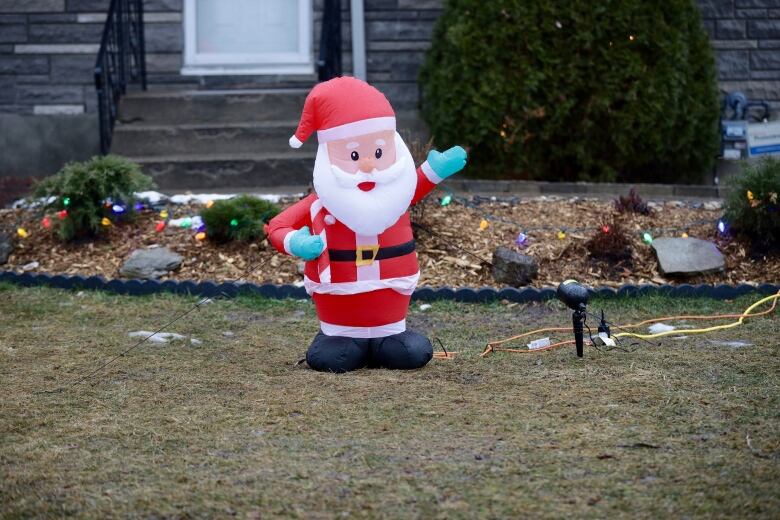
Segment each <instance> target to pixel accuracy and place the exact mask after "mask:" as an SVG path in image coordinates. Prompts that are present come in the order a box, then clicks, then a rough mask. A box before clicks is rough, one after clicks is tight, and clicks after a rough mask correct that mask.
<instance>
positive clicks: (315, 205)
mask: <svg viewBox="0 0 780 520" xmlns="http://www.w3.org/2000/svg"><path fill="white" fill-rule="evenodd" d="M387 130H392V131H395V113H394V111H393V109H392V107H391V106H390V103H389V102H388V101H387V99H386V98H385V97H384V95H383V94H382V93H381V92H379V91H378V90H376V89H375V88H373V87H371V86H369V85H368V84H366V83H363V82H361V81H359V80H355V79H354V78H338V79H335V80H331V81H328V82H325V83H320V84H318V85H317V86H315V87H314V89H312V91H311V93H310V94H309V96H308V97H307V98H306V103H305V105H304V109H303V113H302V115H301V120H300V123H299V126H298V129H297V130H296V132H295V135H294V136H293V137H291V138H290V145H291V146H293V147H295V148H297V147H299V146H301V144H302V143H303V141H305V140H306V139H307V138H308V137H309V135H311V134H312V133H314V132H315V131H316V133H317V138H318V140H319V143H320V147H321V148H320V152H318V160H319V155H320V153H323V154H325V155H326V154H327V152H325V151H323V150H322V146H323V144H324V143H328V142H331V141H336V140H342V139H348V138H351V137H354V136H359V135H367V134H371V133H373V132H379V131H387ZM396 135H397V134H396ZM397 139H398V140H400V137H397ZM401 144H402V142H401ZM402 146H403V148H404V152H405V154H406V157H407V160H408V161H411V160H412V159H411V155H410V154H409V153H408V150H407V149H406V148H405V145H402ZM408 167H409V168H410V169H409V174H408V184H407V185H408V193H409V195H410V198H411V202H410V205H411V204H415V203H417V202H419V201H420V200H421V199H422V198H423V197H425V196H426V195H427V194H428V193H429V192H430V191H431V190H432V189H433V188H434V187H435V185H436V184H437V183H439V182H441V180H442V179H441V178H440V177H439V176H438V175H437V174H436V173H435V172H434V171H433V170H432V169H431V167H430V166H429V165H428V163H427V161H426V162H425V163H423V164H422V165H421V166H420V167H419V168H417V183H416V188H415V187H414V186H413V182H414V179H413V172H412V170H411V169H412V168H413V165H412V164H411V162H409V164H408ZM315 169H316V167H315ZM316 179H317V177H316V174H315V188H316V186H317V182H316ZM413 188H414V193H413V195H411V194H412V189H413ZM321 193H324V192H321ZM406 200H409V199H408V198H406V199H404V201H406ZM326 204H327V203H326ZM326 204H323V200H320V198H319V197H318V196H317V195H316V194H312V195H309V196H308V197H306V198H304V199H302V200H301V201H299V202H297V203H296V204H294V205H292V206H291V207H289V208H287V209H286V210H285V211H283V212H282V213H281V214H279V215H278V216H276V217H275V218H274V219H272V220H271V221H270V222H269V224H268V228H267V232H268V238H269V240H270V242H271V244H273V246H274V247H276V249H277V250H279V251H280V252H282V253H285V254H291V251H290V239H291V237H292V236H293V234H294V233H295V232H296V231H297V230H299V229H301V228H302V227H304V226H309V228H310V230H311V233H312V234H313V235H319V236H320V237H321V239H322V242H323V244H324V246H325V247H324V249H323V251H322V254H320V256H319V257H318V258H316V259H314V260H310V261H307V262H306V267H305V271H304V284H305V287H306V291H307V292H308V293H309V294H311V295H312V298H313V300H314V303H315V306H316V309H317V315H318V317H319V319H320V325H321V328H322V332H323V333H324V334H326V335H328V336H346V337H351V338H381V337H385V336H390V335H393V334H398V333H401V332H404V331H405V330H406V321H405V318H406V312H407V308H408V306H409V299H410V297H411V294H412V292H414V289H415V287H416V286H417V280H418V279H419V277H420V271H419V266H418V263H417V253H416V252H415V247H414V236H413V235H412V227H411V223H410V220H409V213H408V211H405V209H407V208H404V206H403V205H401V206H400V209H399V210H398V213H397V214H400V217H399V218H398V220H397V221H396V222H395V223H394V224H392V220H391V221H390V222H388V224H391V225H389V227H386V228H385V229H384V230H383V231H382V232H380V233H378V234H368V235H367V234H361V233H356V232H355V231H354V230H353V229H351V228H350V227H349V226H347V225H346V224H345V223H344V222H341V221H340V220H339V219H337V218H336V217H335V216H334V215H333V214H332V213H331V212H330V211H329V210H328V209H327V208H326V207H325V205H326ZM343 204H349V201H346V200H345V201H344V202H343ZM330 207H331V209H333V210H334V211H336V213H339V211H338V209H337V207H336V206H334V205H330ZM342 207H343V206H342ZM401 213H402V214H401ZM377 214H379V213H377ZM353 222H354V220H353ZM354 227H360V226H358V225H355V226H354Z"/></svg>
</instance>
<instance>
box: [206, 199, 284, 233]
mask: <svg viewBox="0 0 780 520" xmlns="http://www.w3.org/2000/svg"><path fill="white" fill-rule="evenodd" d="M279 211H280V208H279V206H278V205H276V204H274V203H273V202H269V201H267V200H263V199H258V198H257V197H252V196H251V195H239V196H238V197H233V198H231V199H225V200H218V201H215V202H214V204H213V205H212V206H211V207H209V208H206V209H205V210H203V212H202V214H201V217H202V218H203V222H204V223H205V224H206V235H207V236H208V237H209V239H211V240H214V241H217V242H228V241H230V240H241V241H249V240H262V239H263V238H265V231H264V229H263V227H264V226H265V224H266V223H267V222H268V221H269V220H270V219H272V218H273V217H275V216H276V215H277V214H278V213H279Z"/></svg>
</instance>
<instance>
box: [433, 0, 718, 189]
mask: <svg viewBox="0 0 780 520" xmlns="http://www.w3.org/2000/svg"><path fill="white" fill-rule="evenodd" d="M420 79H421V83H422V89H423V103H422V108H423V115H424V117H425V119H426V121H427V122H428V124H429V126H430V129H431V132H432V134H433V136H434V139H435V141H436V146H437V147H438V148H439V149H446V148H447V147H449V146H452V145H455V144H462V145H464V146H467V147H469V152H470V153H469V166H470V168H469V169H468V170H469V171H471V172H475V173H476V174H477V175H480V176H488V177H504V178H526V179H544V180H551V181H577V180H582V181H616V180H617V181H643V182H695V181H698V180H700V178H701V174H703V173H704V172H705V171H707V170H708V169H709V168H710V167H711V166H712V164H713V161H714V158H715V156H716V154H717V151H718V146H719V141H718V133H717V121H718V113H719V102H718V91H717V84H716V80H715V66H714V59H713V54H712V50H711V48H710V42H709V39H708V37H707V34H706V33H705V31H704V29H703V27H702V24H701V20H700V17H699V11H698V8H697V5H696V3H695V0H605V1H602V2H593V1H591V0H568V1H560V0H553V1H550V0H491V1H490V2H485V1H484V0H446V1H445V3H444V10H443V13H442V16H441V17H440V18H439V19H438V22H437V24H436V27H435V29H434V34H433V41H432V46H431V48H430V50H429V51H428V55H427V58H426V62H425V64H424V66H423V68H422V71H421V78H420Z"/></svg>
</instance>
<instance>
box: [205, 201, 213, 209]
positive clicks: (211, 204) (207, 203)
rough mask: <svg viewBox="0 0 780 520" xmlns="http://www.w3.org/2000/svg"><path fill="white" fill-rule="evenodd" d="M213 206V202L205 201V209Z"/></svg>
mask: <svg viewBox="0 0 780 520" xmlns="http://www.w3.org/2000/svg"><path fill="white" fill-rule="evenodd" d="M213 205H214V201H213V200H208V201H206V207H207V208H210V207H211V206H213Z"/></svg>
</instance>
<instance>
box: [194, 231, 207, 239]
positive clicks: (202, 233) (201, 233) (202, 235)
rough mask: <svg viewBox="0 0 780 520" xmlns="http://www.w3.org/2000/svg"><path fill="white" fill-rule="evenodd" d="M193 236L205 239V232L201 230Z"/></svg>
mask: <svg viewBox="0 0 780 520" xmlns="http://www.w3.org/2000/svg"><path fill="white" fill-rule="evenodd" d="M195 238H197V239H198V240H206V233H204V232H203V231H201V232H200V233H197V234H196V235H195Z"/></svg>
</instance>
